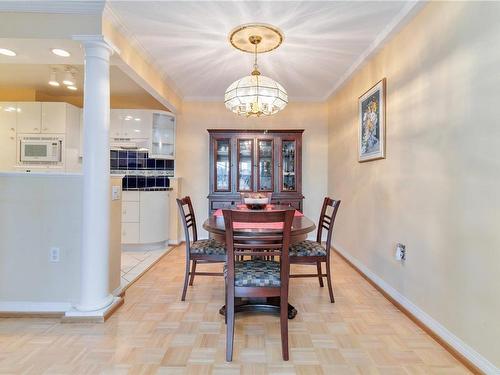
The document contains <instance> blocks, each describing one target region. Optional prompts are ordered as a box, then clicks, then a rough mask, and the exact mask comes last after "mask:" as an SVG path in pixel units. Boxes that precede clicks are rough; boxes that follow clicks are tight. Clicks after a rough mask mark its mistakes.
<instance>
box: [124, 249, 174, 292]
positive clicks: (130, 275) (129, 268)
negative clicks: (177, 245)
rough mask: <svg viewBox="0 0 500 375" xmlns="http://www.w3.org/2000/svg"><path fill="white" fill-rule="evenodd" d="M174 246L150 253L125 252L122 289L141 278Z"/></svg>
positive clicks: (150, 251) (149, 251)
mask: <svg viewBox="0 0 500 375" xmlns="http://www.w3.org/2000/svg"><path fill="white" fill-rule="evenodd" d="M171 249H172V246H169V247H166V248H163V249H158V250H148V251H123V252H122V266H121V283H120V289H122V290H123V289H124V288H126V287H128V285H130V284H131V283H133V282H134V281H135V280H136V279H137V278H138V277H139V276H141V275H142V274H143V273H144V272H145V271H146V270H147V269H148V268H149V267H150V266H151V265H152V264H153V263H154V262H156V261H157V260H158V259H159V258H160V257H161V256H163V255H164V254H165V253H167V252H169V251H170V250H171Z"/></svg>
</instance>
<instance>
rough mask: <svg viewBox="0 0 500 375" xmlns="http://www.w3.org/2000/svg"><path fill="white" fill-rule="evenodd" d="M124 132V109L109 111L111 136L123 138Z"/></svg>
mask: <svg viewBox="0 0 500 375" xmlns="http://www.w3.org/2000/svg"><path fill="white" fill-rule="evenodd" d="M121 132H122V110H121V109H112V110H111V111H110V113H109V136H110V138H121Z"/></svg>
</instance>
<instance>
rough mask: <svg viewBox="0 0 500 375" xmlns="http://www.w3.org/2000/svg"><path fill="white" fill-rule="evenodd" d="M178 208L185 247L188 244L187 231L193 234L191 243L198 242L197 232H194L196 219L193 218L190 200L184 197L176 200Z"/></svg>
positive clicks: (188, 236)
mask: <svg viewBox="0 0 500 375" xmlns="http://www.w3.org/2000/svg"><path fill="white" fill-rule="evenodd" d="M176 200H177V206H178V207H179V215H180V217H181V221H182V226H183V228H184V236H185V238H186V246H189V244H190V235H189V229H190V228H191V232H192V233H193V238H192V240H193V242H194V241H198V232H197V231H196V217H195V216H194V209H193V204H192V203H191V198H190V197H189V196H186V197H184V198H182V199H176Z"/></svg>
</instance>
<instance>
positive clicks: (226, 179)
mask: <svg viewBox="0 0 500 375" xmlns="http://www.w3.org/2000/svg"><path fill="white" fill-rule="evenodd" d="M230 190H231V140H230V139H217V140H215V191H230Z"/></svg>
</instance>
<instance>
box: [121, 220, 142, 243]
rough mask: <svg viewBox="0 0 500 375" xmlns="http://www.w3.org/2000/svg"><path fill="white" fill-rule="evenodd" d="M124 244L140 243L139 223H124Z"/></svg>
mask: <svg viewBox="0 0 500 375" xmlns="http://www.w3.org/2000/svg"><path fill="white" fill-rule="evenodd" d="M122 243H126V244H129V243H139V223H122Z"/></svg>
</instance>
